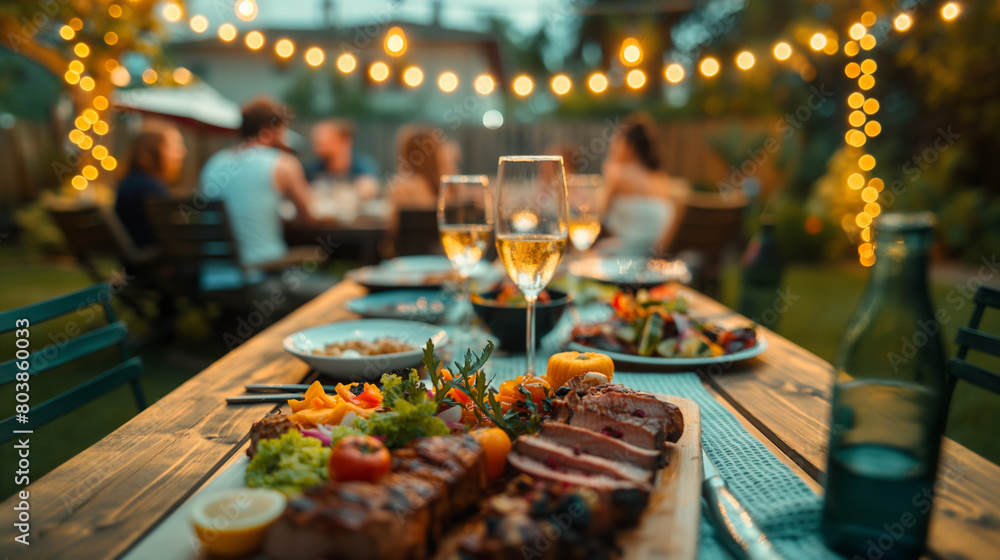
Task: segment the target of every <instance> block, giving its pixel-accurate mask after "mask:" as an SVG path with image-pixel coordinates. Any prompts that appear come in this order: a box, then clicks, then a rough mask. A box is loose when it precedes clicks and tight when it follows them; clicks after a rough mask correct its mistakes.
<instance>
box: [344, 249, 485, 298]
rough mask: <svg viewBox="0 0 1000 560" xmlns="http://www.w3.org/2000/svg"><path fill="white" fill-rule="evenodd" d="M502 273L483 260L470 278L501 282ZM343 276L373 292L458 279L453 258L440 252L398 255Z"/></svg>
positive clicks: (434, 285)
mask: <svg viewBox="0 0 1000 560" xmlns="http://www.w3.org/2000/svg"><path fill="white" fill-rule="evenodd" d="M502 275H503V272H502V271H497V270H496V269H494V268H493V267H491V266H490V264H489V263H486V262H480V263H479V264H477V265H476V268H475V269H474V270H473V271H472V274H471V276H470V278H471V279H472V280H473V282H476V283H479V284H485V285H489V284H492V283H494V282H497V281H499V280H500V278H502ZM344 276H346V277H347V278H348V279H350V280H353V281H355V282H357V283H358V284H361V285H362V286H364V287H366V288H368V289H369V290H372V291H376V290H379V291H380V290H386V289H390V288H425V289H441V288H442V287H444V285H445V284H446V283H448V282H456V281H457V280H458V273H457V272H455V270H454V268H452V266H451V261H449V260H448V257H444V256H440V255H412V256H407V257H397V258H395V259H391V260H388V261H385V262H383V263H381V264H378V265H375V266H365V267H361V268H356V269H354V270H351V271H348V272H347V274H345V275H344Z"/></svg>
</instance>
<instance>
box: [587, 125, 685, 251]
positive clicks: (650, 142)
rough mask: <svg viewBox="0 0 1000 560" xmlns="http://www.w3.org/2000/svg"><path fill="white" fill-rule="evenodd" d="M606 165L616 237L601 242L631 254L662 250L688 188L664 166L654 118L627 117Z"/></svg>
mask: <svg viewBox="0 0 1000 560" xmlns="http://www.w3.org/2000/svg"><path fill="white" fill-rule="evenodd" d="M601 170H602V172H603V174H604V179H605V183H606V185H607V190H608V206H607V208H608V211H607V218H606V220H605V225H607V229H608V232H609V233H611V234H612V235H613V237H614V238H613V239H609V240H607V241H606V242H604V243H602V244H601V245H602V246H601V247H599V248H600V249H602V250H610V251H612V252H615V253H622V254H630V255H647V254H650V253H655V252H659V251H662V250H663V249H664V248H665V247H666V246H668V245H669V243H670V240H671V239H672V238H673V236H674V233H675V232H676V229H677V227H678V225H679V224H680V220H681V216H682V215H683V213H684V208H685V200H686V197H687V193H686V189H684V188H683V187H682V186H679V185H678V184H677V183H676V182H675V181H672V180H671V179H670V177H669V176H668V175H667V173H666V172H665V171H663V169H662V165H661V162H660V146H659V142H658V139H657V133H656V126H655V124H654V123H653V122H652V120H651V119H649V118H648V117H646V116H644V115H636V116H632V117H629V118H628V119H626V121H625V127H624V129H623V130H622V131H621V132H620V133H619V134H617V135H616V136H615V138H614V139H613V140H612V141H611V144H610V146H609V148H608V157H607V158H606V159H605V160H604V164H603V165H602V167H601Z"/></svg>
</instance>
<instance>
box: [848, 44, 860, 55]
mask: <svg viewBox="0 0 1000 560" xmlns="http://www.w3.org/2000/svg"><path fill="white" fill-rule="evenodd" d="M859 52H861V49H859V48H858V44H857V43H856V42H855V41H848V42H846V43H844V54H846V55H847V56H855V55H857V54H858V53H859Z"/></svg>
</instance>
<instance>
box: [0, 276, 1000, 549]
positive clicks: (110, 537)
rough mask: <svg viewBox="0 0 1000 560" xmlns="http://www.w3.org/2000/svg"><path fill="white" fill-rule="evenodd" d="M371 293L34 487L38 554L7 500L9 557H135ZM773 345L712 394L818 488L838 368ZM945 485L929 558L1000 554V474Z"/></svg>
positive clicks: (709, 309)
mask: <svg viewBox="0 0 1000 560" xmlns="http://www.w3.org/2000/svg"><path fill="white" fill-rule="evenodd" d="M362 294H364V289H363V288H361V287H360V286H358V285H356V284H353V283H351V282H343V283H341V284H338V285H337V286H335V287H333V288H331V289H330V290H329V291H328V292H326V293H324V294H323V295H321V296H320V297H319V298H317V299H316V300H314V301H313V302H311V303H309V304H308V305H306V306H304V307H302V308H301V309H299V310H298V311H296V312H295V313H293V314H292V315H290V316H288V317H287V318H285V319H284V320H282V321H281V322H279V323H277V324H275V325H274V326H272V327H270V328H269V329H267V330H265V331H263V332H262V333H260V334H259V335H257V336H255V337H253V338H252V339H250V340H249V341H248V342H246V343H245V344H244V345H242V346H240V347H239V348H237V349H236V350H234V351H233V352H231V353H229V354H228V355H226V356H225V357H223V358H222V359H221V360H219V361H218V362H216V363H215V364H213V365H212V366H211V367H209V368H208V369H206V370H205V371H203V372H202V373H200V374H198V375H197V376H196V377H194V378H192V379H191V380H190V381H188V382H187V383H185V384H184V385H182V386H181V387H179V388H178V389H177V390H175V391H173V392H172V393H170V394H169V395H167V396H165V397H164V398H162V399H160V400H159V401H158V402H157V403H156V404H154V405H153V406H151V407H150V408H148V409H147V410H145V411H144V412H142V413H141V414H139V415H138V416H136V417H135V418H133V419H132V420H131V421H129V422H128V423H127V424H125V425H124V426H122V427H121V428H119V429H118V430H116V431H115V432H114V433H112V434H111V435H109V436H108V437H106V438H104V439H103V440H101V441H100V442H98V443H96V444H95V445H93V446H92V447H90V448H89V449H87V450H86V451H84V452H83V453H80V454H79V455H77V456H76V457H74V458H72V459H70V460H69V461H67V462H66V463H65V464H63V465H62V466H60V467H59V468H57V469H56V470H54V471H53V472H51V473H49V474H48V475H47V476H45V477H43V478H42V479H41V480H38V481H35V483H34V484H32V485H31V486H29V487H28V490H29V491H30V497H31V510H30V511H31V537H30V538H31V546H30V547H24V546H22V545H19V544H16V543H13V541H12V539H13V533H12V531H11V529H10V527H11V523H12V522H13V521H12V517H13V513H14V510H13V508H14V506H15V505H16V499H15V498H12V499H10V500H7V501H6V502H5V503H4V504H3V506H2V507H3V513H2V515H3V526H4V527H6V528H7V529H5V535H7V536H6V537H5V538H4V540H3V543H2V544H0V556H2V557H5V558H6V557H12V558H27V557H29V556H30V558H80V557H86V558H95V559H96V558H115V557H117V556H120V555H121V554H122V553H124V552H125V551H127V550H128V549H129V548H130V547H131V546H132V545H133V544H134V543H135V542H136V541H138V540H139V539H141V538H142V537H143V536H144V535H145V534H146V533H147V532H149V531H150V530H151V529H152V528H153V527H155V526H156V525H157V523H158V522H159V521H160V520H162V519H164V518H165V517H166V516H168V515H169V514H170V513H171V512H172V511H173V510H174V509H175V508H176V507H177V506H178V505H180V504H181V503H183V502H184V501H185V500H186V499H187V498H188V497H190V496H191V495H192V494H194V493H195V492H196V491H197V490H198V488H199V487H201V486H202V485H203V484H204V483H205V482H206V481H207V480H208V479H209V478H210V477H211V476H212V474H213V473H215V472H216V471H217V470H219V469H220V468H221V467H223V466H224V465H225V464H226V463H227V462H228V461H229V460H230V459H232V458H233V457H234V455H235V454H236V453H239V452H241V451H242V449H243V446H244V444H245V442H246V440H247V437H248V430H249V428H250V424H251V423H252V422H254V421H255V420H257V419H259V418H260V417H262V416H263V415H264V414H266V413H267V412H268V411H270V410H271V409H272V408H273V406H272V405H242V406H227V405H226V404H225V402H224V398H225V397H226V396H230V395H236V394H238V393H240V392H242V388H243V385H244V384H246V383H250V382H254V383H295V382H300V381H301V380H302V379H303V378H304V377H305V376H306V375H307V374H308V369H307V367H306V366H305V365H304V364H302V363H301V362H299V361H298V360H297V359H295V358H293V357H292V356H291V355H289V354H288V353H286V352H285V351H284V350H282V348H281V339H282V338H283V337H284V336H286V335H288V334H290V333H292V332H295V331H297V330H300V329H302V328H305V327H310V326H314V325H318V324H323V323H328V322H331V321H337V320H343V319H348V318H351V315H350V314H349V313H348V312H346V311H345V310H344V309H343V304H344V302H345V301H347V300H348V299H350V298H353V297H356V296H359V295H362ZM692 308H693V309H694V310H695V312H696V313H698V314H702V315H712V316H716V317H723V316H733V315H734V313H733V312H732V311H730V310H728V309H727V308H725V307H724V306H722V305H720V304H718V303H716V302H714V301H712V300H710V299H708V298H706V297H704V296H700V295H699V296H696V297H695V298H694V300H693V301H692ZM766 336H767V337H768V340H769V342H770V344H771V348H770V349H769V350H768V351H767V352H766V353H764V354H763V355H762V356H761V357H760V358H758V359H755V360H750V361H748V362H744V363H742V364H737V365H734V366H732V368H731V369H729V370H728V371H723V372H707V371H706V372H703V374H704V375H705V379H706V384H707V386H708V388H709V390H710V391H712V392H713V393H714V394H715V396H716V397H717V398H718V399H719V400H720V401H721V402H722V403H723V404H724V405H726V406H727V407H729V408H730V410H732V411H734V413H735V414H736V415H737V417H738V418H740V420H741V421H742V422H743V424H744V425H745V426H746V427H747V428H748V430H749V431H750V432H751V433H752V434H754V435H755V436H757V437H758V438H759V439H761V441H763V442H764V443H765V445H767V446H768V447H769V448H770V449H771V450H772V451H774V452H775V453H776V454H777V455H778V457H779V458H780V459H782V460H783V461H784V462H786V464H789V465H790V466H792V468H793V469H794V470H795V471H796V472H797V473H799V474H800V476H802V477H803V478H804V479H805V480H806V482H808V483H809V484H810V485H811V486H812V487H813V488H815V489H817V490H818V489H819V485H818V484H817V483H816V480H817V479H818V477H819V476H820V474H821V471H822V469H823V468H824V466H825V455H826V443H827V423H828V418H827V417H828V414H829V400H830V388H831V387H830V383H831V373H832V370H831V368H830V365H829V364H827V363H826V362H824V361H823V360H821V359H819V358H818V357H816V356H814V355H813V354H810V353H809V352H807V351H805V350H804V349H802V348H800V347H798V346H796V345H795V344H793V343H791V342H789V341H788V340H786V339H784V338H782V337H781V336H778V335H777V334H775V333H773V332H767V333H766ZM44 444H45V443H44V442H43V441H36V442H32V445H33V446H37V447H40V446H42V445H44ZM4 463H5V464H8V465H9V464H12V462H10V461H4ZM939 481H940V482H939V484H940V486H939V487H940V494H939V497H938V499H937V501H936V503H935V510H934V514H933V521H932V525H931V547H932V553H931V555H930V556H931V557H940V558H953V559H980V558H981V559H983V560H994V559H996V558H997V557H998V556H1000V468H998V467H997V466H996V465H993V464H992V463H990V462H988V461H986V460H985V459H983V458H982V457H979V456H978V455H976V454H975V453H973V452H971V451H969V450H968V449H966V448H964V447H962V446H961V445H959V444H957V443H955V442H953V441H950V440H948V441H946V442H945V445H944V452H943V457H942V469H941V471H940V475H939Z"/></svg>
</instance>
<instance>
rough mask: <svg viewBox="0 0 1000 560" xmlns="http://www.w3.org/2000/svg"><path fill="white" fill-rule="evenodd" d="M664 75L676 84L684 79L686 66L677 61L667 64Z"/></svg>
mask: <svg viewBox="0 0 1000 560" xmlns="http://www.w3.org/2000/svg"><path fill="white" fill-rule="evenodd" d="M741 56H742V55H741ZM751 56H753V55H751ZM663 76H664V77H665V78H666V79H667V81H668V82H670V83H672V84H676V83H678V82H680V81H681V80H683V79H684V67H683V66H681V65H680V64H677V63H676V62H675V63H673V64H671V65H670V66H667V68H666V70H664V71H663Z"/></svg>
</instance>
